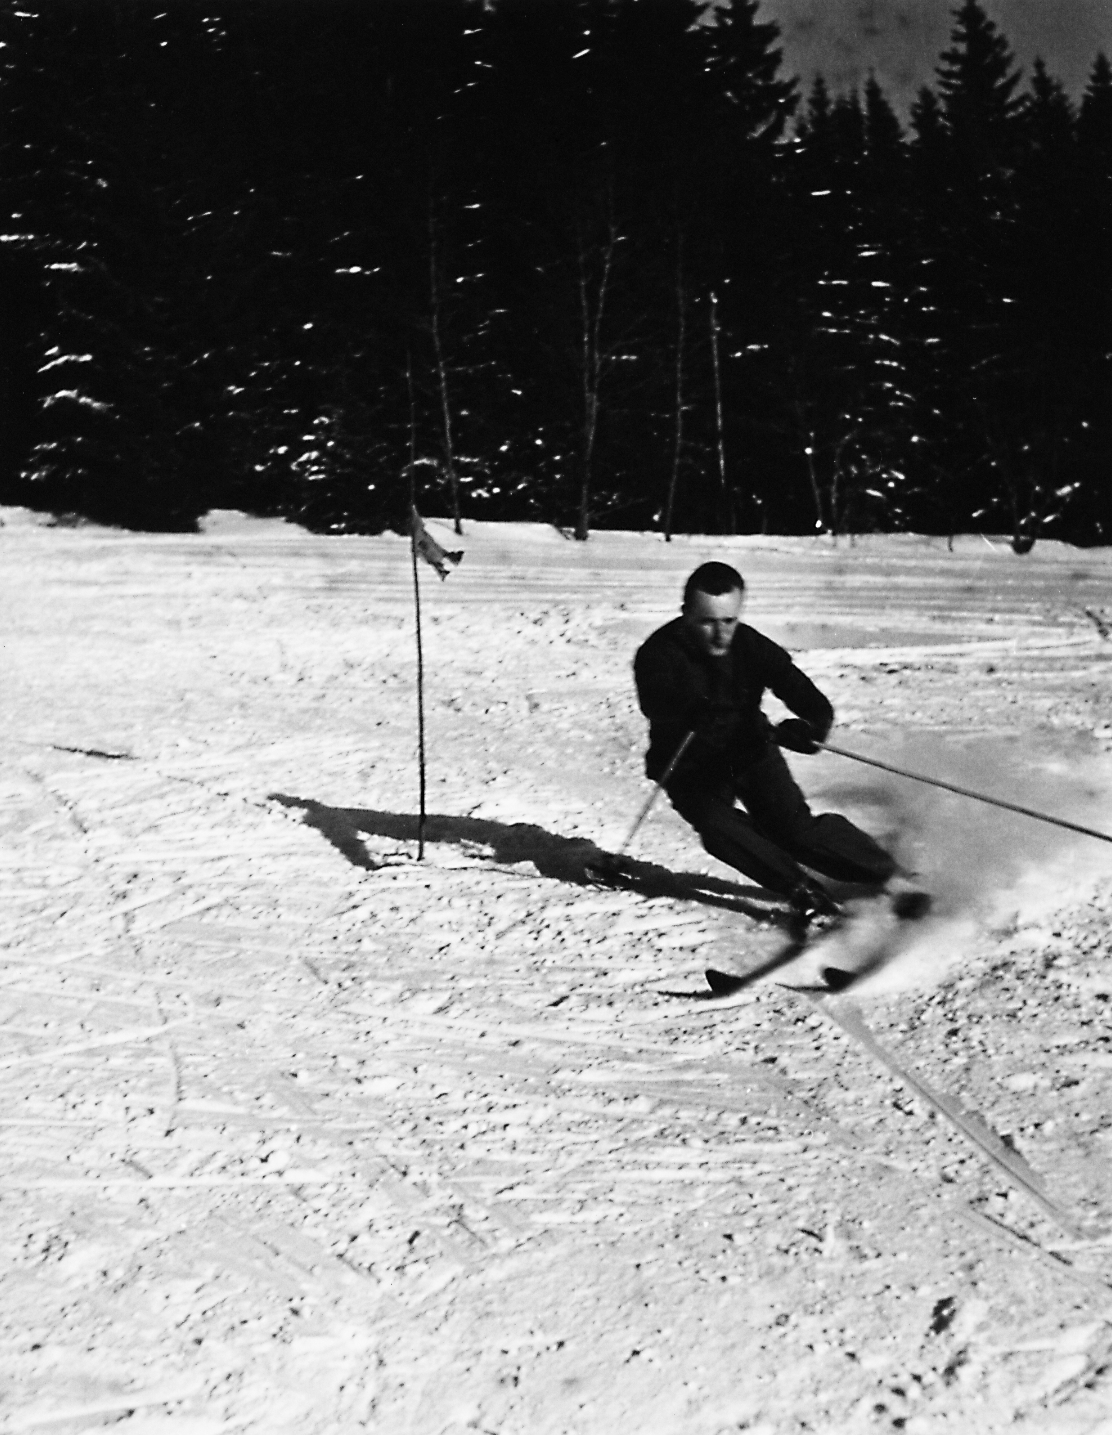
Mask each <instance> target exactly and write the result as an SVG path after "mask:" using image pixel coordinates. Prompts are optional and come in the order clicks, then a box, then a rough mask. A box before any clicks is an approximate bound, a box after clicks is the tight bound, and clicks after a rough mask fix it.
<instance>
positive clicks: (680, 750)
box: [615, 731, 695, 857]
mask: <svg viewBox="0 0 1112 1435" xmlns="http://www.w3.org/2000/svg"><path fill="white" fill-rule="evenodd" d="M694 738H695V733H694V731H691V732H689V733H688V734H687V736H686V737H685V738H684V740H683V742H681V743H680V745H679V747H677V748H676V750H675V752H674V753H673V754H672V760H671V762H669V764H668V766H667V767H666V768H665V769H664V771H663V773H661V775H660V777H659V778H658V780H657V782H656V784H655V785H654V787H653V790H652V791H651V792H650V793H649V795H648V797H646V799H645V805H644V806H643V807H642V808H641V811H640V812H639V813H638V814H637V817H636V819H635V820H634V823H633V826H632V827H631V828H630V829H629V833H628V834H627V836H626V840H625V841H624V842H623V843H622V845H621V846H620V847H619V848H618V850H617V852H616V853H615V856H617V857H623V856H624V855H625V852H626V849H627V848H628V846H629V844H630V843H631V842H632V841H633V839H634V838H635V837H636V836H637V833H638V832H639V831H640V828H641V824H642V822H644V820H645V818H646V817H648V815H649V813H650V812H651V811H652V808H653V803H654V802H655V801H656V799H657V798H658V797H659V796H660V794H661V792H662V791H663V790H664V784H665V783H666V782H667V781H668V779H669V778H670V777H671V776H672V774H673V772H675V770H676V767H677V765H678V763H679V760H680V758H681V757H682V756H683V755H684V753H685V752H686V751H687V749H688V748H689V747H690V746H691V744H692V742H693V741H694Z"/></svg>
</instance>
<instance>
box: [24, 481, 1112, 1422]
mask: <svg viewBox="0 0 1112 1435" xmlns="http://www.w3.org/2000/svg"><path fill="white" fill-rule="evenodd" d="M0 517H2V518H3V520H4V522H3V527H0V644H2V649H0V660H2V672H3V681H2V683H0V718H2V724H0V743H2V746H3V771H2V788H0V874H2V883H3V891H4V900H3V906H2V908H0V937H2V940H3V957H4V960H3V964H2V969H0V1019H2V1031H3V1036H4V1041H3V1044H2V1046H0V1071H2V1074H3V1079H4V1083H5V1099H4V1103H3V1108H2V1113H0V1130H2V1133H3V1136H4V1138H5V1139H6V1142H7V1155H6V1159H5V1162H4V1168H3V1175H2V1176H0V1186H2V1190H3V1197H4V1202H3V1210H4V1219H3V1224H2V1234H3V1240H4V1243H5V1246H6V1251H5V1257H6V1259H5V1262H4V1266H5V1269H6V1272H7V1274H6V1277H5V1280H4V1282H3V1284H2V1286H0V1317H2V1322H3V1344H4V1349H3V1352H2V1353H0V1366H2V1368H3V1369H4V1371H5V1378H4V1381H3V1388H2V1390H0V1424H2V1425H3V1428H5V1429H8V1430H12V1431H39V1430H44V1431H49V1432H53V1435H78V1432H91V1431H98V1430H101V1429H108V1428H111V1429H112V1430H119V1431H121V1432H123V1435H155V1432H158V1435H162V1432H166V1435H223V1432H241V1431H242V1432H260V1435H273V1432H280V1431H290V1432H296V1435H317V1432H319V1433H320V1435H332V1432H348V1431H358V1430H363V1429H367V1430H374V1431H381V1432H390V1435H393V1432H415V1433H416V1435H439V1432H444V1435H449V1432H451V1435H462V1432H465V1431H478V1432H497V1435H564V1432H568V1435H596V1432H597V1435H615V1433H617V1435H627V1432H628V1435H632V1433H633V1432H638V1435H641V1432H651V1435H655V1432H662V1435H671V1432H676V1435H681V1432H682V1435H721V1432H727V1431H747V1432H750V1435H756V1432H761V1435H780V1432H796V1431H800V1432H802V1431H807V1430H811V1431H820V1432H847V1435H852V1432H858V1431H861V1432H866V1431H877V1430H897V1429H899V1430H905V1431H910V1432H935V1431H956V1432H969V1431H978V1432H989V1435H991V1432H995V1431H1004V1430H1008V1431H1013V1430H1021V1431H1029V1432H1039V1435H1046V1432H1051V1435H1059V1432H1060V1435H1067V1432H1068V1435H1097V1432H1102V1435H1108V1432H1109V1431H1110V1430H1112V1244H1110V1242H1112V1234H1110V1233H1112V1186H1110V1183H1109V1179H1108V1157H1109V1147H1110V1142H1112V1113H1110V1101H1109V1096H1110V1077H1112V1025H1110V1022H1109V1013H1110V1005H1109V1003H1110V1000H1112V963H1110V961H1109V955H1110V952H1112V934H1110V932H1109V914H1110V912H1112V846H1109V844H1108V843H1105V842H1102V841H1101V840H1100V839H1099V838H1096V837H1090V836H1085V835H1082V834H1080V833H1076V832H1070V831H1066V830H1063V829H1061V828H1058V827H1052V826H1050V825H1047V824H1045V823H1040V822H1038V821H1035V820H1033V819H1031V818H1028V817H1024V816H1021V815H1019V814H1015V813H1009V812H1006V811H1002V810H999V809H996V808H993V807H989V806H986V805H983V804H980V803H977V802H975V801H972V800H970V799H968V798H964V797H960V796H957V795H955V794H952V793H946V792H942V791H939V790H937V789H934V788H930V787H926V786H923V785H921V784H916V783H914V782H911V781H908V780H906V779H903V778H899V777H895V776H892V775H889V774H885V773H882V772H879V771H877V770H876V769H872V768H869V767H867V766H864V765H861V764H858V763H855V762H853V761H851V760H850V759H848V758H845V757H841V756H834V755H832V754H828V753H824V754H821V755H819V756H817V757H813V758H796V757H794V756H793V757H792V758H791V759H790V760H791V762H792V765H793V768H794V769H795V771H796V772H797V774H798V776H799V778H800V780H801V782H802V783H803V785H804V787H805V789H806V791H807V792H808V794H809V796H810V797H811V799H812V802H813V804H814V805H815V806H816V807H818V808H820V809H821V808H827V807H829V808H836V809H837V810H841V811H844V812H847V813H848V814H849V815H850V816H852V817H853V818H854V819H855V820H857V821H858V822H860V823H862V824H863V825H864V826H866V827H867V828H869V830H870V831H872V832H874V833H875V834H877V835H878V836H879V837H881V838H882V839H883V840H886V841H888V842H890V843H891V844H892V845H893V846H894V848H895V849H896V850H897V851H898V853H899V856H900V859H901V861H902V862H903V864H904V865H905V866H906V867H908V868H909V869H912V870H914V871H916V872H917V873H918V874H919V875H920V879H921V880H922V881H923V882H924V883H925V884H926V885H927V886H929V887H930V888H931V889H932V890H933V891H934V892H935V893H936V896H937V904H936V909H935V914H934V915H933V916H932V917H931V918H930V919H929V920H928V921H926V922H925V923H921V924H917V925H916V926H915V927H914V928H906V929H901V930H895V929H894V928H893V927H892V925H891V923H888V924H885V922H884V920H883V919H882V918H881V917H880V916H879V914H878V911H877V909H875V908H872V909H869V910H867V911H866V912H865V913H864V914H863V915H862V916H861V918H860V920H859V921H857V922H856V923H854V924H851V926H850V927H849V929H848V930H847V931H846V932H845V933H843V934H842V935H841V936H838V937H835V938H833V939H831V941H832V945H831V948H830V950H831V951H832V952H834V953H835V955H837V957H838V960H839V961H842V962H844V963H846V964H847V965H853V963H854V962H858V964H860V960H861V956H862V953H863V954H864V958H865V960H866V962H871V961H875V960H877V959H878V958H883V959H884V960H883V961H882V962H881V963H880V965H879V966H878V968H877V970H875V971H874V972H873V973H872V975H870V976H868V977H866V978H864V979H863V980H862V981H861V982H860V983H859V984H857V985H856V986H854V987H853V988H852V989H851V990H850V992H848V993H847V994H845V995H843V996H839V997H832V996H829V995H826V994H824V993H823V992H822V991H821V990H820V989H819V988H818V987H817V985H816V959H815V958H814V957H813V956H812V957H811V958H810V959H808V958H806V957H804V958H801V959H799V960H798V961H795V962H792V963H789V964H787V965H784V966H782V967H779V968H776V969H775V970H772V971H770V972H769V974H768V975H767V976H766V977H765V978H763V979H761V980H758V981H755V982H753V983H752V984H751V985H749V986H747V987H745V988H743V990H742V991H741V992H739V993H738V994H736V995H734V996H732V997H729V998H724V999H710V998H709V997H708V995H707V988H706V984H705V982H704V979H703V971H704V969H705V968H706V967H710V966H713V967H719V968H725V969H727V970H730V971H734V972H737V973H740V974H744V973H746V972H752V971H754V970H756V969H758V968H760V967H761V966H762V965H766V964H768V963H769V961H770V959H772V958H774V957H775V955H776V953H777V952H778V951H779V950H780V948H781V947H782V944H783V941H784V932H783V914H782V910H781V907H780V905H779V904H778V903H777V901H776V900H775V899H774V898H773V897H772V896H771V895H770V894H768V893H763V892H761V891H759V890H756V889H754V888H753V886H752V884H751V883H748V882H747V881H746V880H745V879H743V878H740V877H739V876H738V874H736V873H734V872H732V871H731V870H730V869H728V868H726V867H723V866H721V865H719V864H718V863H717V862H715V861H714V859H712V858H710V857H708V856H707V855H706V854H705V853H704V852H702V850H701V849H700V847H699V845H698V842H697V840H696V839H695V837H694V835H693V834H692V833H690V832H689V831H688V830H687V829H686V828H685V826H684V824H683V823H682V822H681V821H680V820H679V818H678V817H677V816H676V815H675V814H674V813H673V812H671V810H670V809H669V808H668V806H667V803H666V802H661V803H659V804H658V805H657V807H656V808H655V809H654V810H653V812H652V814H651V815H650V817H649V819H648V821H647V822H646V824H645V826H644V827H643V828H642V830H641V831H640V833H639V834H638V836H637V839H636V841H635V843H634V846H633V849H632V853H631V856H632V858H633V859H634V861H635V863H636V866H637V872H638V874H639V880H640V883H641V885H640V887H639V889H638V890H635V891H607V890H600V889H598V888H595V887H592V886H590V885H589V884H588V883H587V881H586V880H585V878H584V863H585V861H587V860H589V858H590V856H591V855H592V854H593V853H596V852H597V850H599V849H605V850H610V851H613V850H616V849H617V848H618V847H619V846H620V844H621V843H622V841H623V838H624V837H625V834H626V833H627V831H628V830H629V827H630V825H631V823H632V820H633V818H634V816H635V815H636V813H637V811H638V809H639V807H640V805H641V804H642V803H643V801H644V800H645V798H646V796H647V794H648V786H647V784H646V782H645V779H644V777H643V772H642V762H641V754H642V750H643V745H644V722H643V719H642V718H641V716H640V714H639V712H638V711H637V707H636V703H635V699H634V694H633V690H632V683H631V675H630V663H631V658H632V655H633V652H634V650H635V648H636V646H637V644H638V643H639V642H641V641H642V640H643V639H644V638H645V637H646V636H647V635H648V634H649V633H650V632H651V631H652V630H653V629H654V628H655V627H657V626H658V625H659V624H661V623H663V622H665V621H667V620H668V619H669V618H670V617H672V616H673V615H674V613H675V612H676V610H677V606H678V602H679V594H680V589H681V586H682V582H683V579H684V577H685V576H686V574H687V573H688V572H689V571H690V569H691V568H692V567H693V566H695V564H696V563H698V562H701V561H703V560H704V559H706V558H711V557H714V558H724V559H726V560H727V561H729V562H732V563H734V564H736V565H737V566H738V567H740V568H741V569H742V571H743V572H744V574H745V576H746V579H747V581H748V585H749V597H748V602H747V610H746V614H745V616H746V618H747V620H748V621H749V622H751V623H753V624H754V625H755V626H757V627H759V628H761V629H762V630H763V631H765V632H766V633H768V634H769V635H770V636H771V637H773V638H775V639H777V640H778V641H780V642H781V643H783V644H785V645H786V646H787V647H789V648H790V649H791V650H792V651H793V652H794V653H795V655H796V657H797V660H798V661H799V662H800V664H801V665H802V666H803V667H804V669H805V670H806V671H807V672H809V673H810V674H811V676H812V677H813V678H814V679H815V680H816V681H817V682H818V683H819V685H820V686H821V687H822V688H823V689H824V690H825V691H826V692H827V694H828V695H829V696H830V698H831V699H832V701H833V702H834V704H835V706H836V708H837V711H838V725H837V727H836V728H835V731H834V733H833V734H832V740H833V741H835V742H837V743H838V744H839V745H842V746H845V747H846V748H848V749H850V750H853V751H857V752H860V753H862V754H864V755H868V756H872V757H874V758H878V759H881V760H883V761H885V762H889V763H893V764H895V765H897V766H901V767H906V768H909V769H911V770H913V771H915V772H919V773H923V774H925V775H928V776H935V777H938V778H941V779H943V780H944V781H948V782H951V783H956V784H958V785H961V786H966V787H971V788H974V789H976V790H978V791H982V792H987V793H989V794H992V795H995V796H997V797H1000V798H1002V799H1004V800H1006V801H1011V802H1015V803H1019V804H1021V805H1024V806H1028V807H1032V808H1036V809H1038V810H1040V811H1044V812H1048V813H1050V814H1052V815H1055V816H1058V817H1061V818H1064V819H1066V820H1068V821H1071V822H1074V823H1077V824H1080V825H1082V826H1086V827H1091V828H1094V829H1097V830H1105V831H1108V830H1112V817H1110V815H1109V803H1108V797H1109V793H1110V791H1112V727H1110V724H1109V718H1110V716H1112V710H1110V705H1109V696H1110V678H1112V640H1110V638H1109V632H1110V629H1112V554H1110V553H1109V552H1107V551H1103V550H1093V551H1086V552H1083V551H1077V550H1072V549H1068V548H1065V547H1063V546H1058V545H1055V544H1051V543H1040V544H1039V545H1038V546H1037V548H1036V549H1035V551H1034V552H1033V553H1032V554H1030V555H1028V556H1027V557H1024V558H1018V557H1016V556H1015V555H1013V554H1012V553H1011V552H1010V551H1009V550H1008V548H1007V546H1006V545H1005V544H1003V543H1002V542H1000V541H998V540H995V539H988V538H985V539H982V538H980V537H976V538H962V539H959V540H957V541H956V542H955V544H954V546H953V549H952V551H951V550H950V548H949V547H948V545H947V543H946V542H945V540H941V539H939V540H934V539H930V540H928V539H923V538H915V537H902V538H869V539H862V540H858V541H857V542H856V543H854V544H850V543H849V542H848V541H846V540H844V539H843V540H841V541H840V542H838V543H834V542H832V541H831V540H830V539H829V538H821V539H820V538H816V539H785V538H737V539H727V538H722V539H701V538H700V539H695V538H690V539H686V538H685V539H677V540H676V541H675V542H673V543H671V544H665V543H663V542H662V541H661V540H660V539H659V538H657V537H654V536H649V535H637V534H619V533H609V534H603V533H599V534H595V535H594V536H592V538H591V539H590V541H589V542H588V543H585V544H577V543H573V542H569V541H568V540H566V539H565V538H564V537H563V536H562V535H561V534H560V533H558V532H557V531H555V530H553V529H547V528H543V527H530V526H527V525H498V526H496V525H483V524H467V525H466V532H465V533H464V535H463V537H462V538H459V539H457V538H456V537H455V536H454V535H452V533H451V532H450V529H449V528H448V527H447V525H445V524H443V523H442V522H441V523H434V524H431V525H430V527H431V529H432V531H433V532H434V533H435V534H436V536H437V537H439V538H440V540H441V541H442V542H443V543H444V545H445V546H446V547H449V548H457V547H459V548H463V549H464V550H465V557H464V559H463V562H462V564H461V565H460V567H459V568H458V569H457V570H456V571H454V572H453V573H452V574H451V576H450V577H449V578H448V579H447V581H445V582H443V583H441V582H440V581H438V579H437V577H436V575H435V574H434V573H433V572H432V570H431V569H430V568H427V567H423V568H422V570H421V575H420V582H421V604H422V615H423V636H424V654H425V661H426V674H425V690H426V716H427V732H426V741H427V750H428V812H429V818H428V824H427V830H426V834H425V835H426V846H425V853H424V860H423V861H418V860H417V840H416V839H417V818H416V813H417V810H418V774H417V723H416V695H415V666H416V662H415V633H414V593H413V572H412V568H411V562H410V552H409V546H408V543H407V542H406V541H405V540H404V539H402V538H399V537H396V536H394V535H391V534H385V535H383V536H381V537H378V538H355V537H347V538H324V537H314V536H310V535H307V534H305V533H303V532H301V531H299V530H298V529H296V528H294V527H291V526H287V525H285V524H282V523H279V522H270V521H265V522H264V521H257V520H250V519H246V518H243V517H242V516H240V515H236V514H230V513H214V514H212V515H210V516H209V519H208V520H207V521H206V523H205V525H204V531H203V532H202V533H199V534H196V535H191V536H139V535H134V534H125V533H117V532H110V531H105V530H103V529H97V528H95V527H84V528H81V527H76V528H67V527H51V526H49V525H47V524H46V523H44V522H43V521H42V520H41V519H38V518H36V517H34V516H32V515H29V514H27V513H26V512H23V511H21V510H12V509H8V510H3V511H0ZM771 706H772V707H773V708H774V707H775V704H772V705H771ZM774 715H775V714H774ZM878 923H879V926H878ZM878 1044H879V1045H878ZM878 1053H879V1055H878ZM886 1061H889V1063H890V1064H887V1065H886V1064H885V1062H886ZM901 1073H903V1074H909V1079H905V1076H904V1075H903V1074H901ZM916 1083H918V1084H916ZM923 1083H925V1086H924V1085H923ZM931 1093H933V1094H934V1096H936V1097H937V1099H938V1102H939V1103H941V1106H939V1105H938V1104H932V1102H933V1101H934V1097H932V1095H931ZM947 1110H949V1111H950V1112H951V1113H953V1112H955V1111H956V1112H957V1113H958V1116H957V1117H956V1118H953V1119H951V1118H950V1117H947V1116H946V1114H945V1111H947ZM961 1113H965V1115H964V1116H962V1115H961ZM962 1122H964V1125H962ZM970 1133H972V1135H973V1136H974V1137H976V1136H977V1135H978V1133H983V1141H982V1142H981V1144H978V1143H977V1141H976V1140H974V1139H970ZM986 1152H988V1153H989V1154H986ZM992 1152H996V1157H995V1158H994V1159H990V1158H991V1154H992ZM1028 1178H1029V1179H1028Z"/></svg>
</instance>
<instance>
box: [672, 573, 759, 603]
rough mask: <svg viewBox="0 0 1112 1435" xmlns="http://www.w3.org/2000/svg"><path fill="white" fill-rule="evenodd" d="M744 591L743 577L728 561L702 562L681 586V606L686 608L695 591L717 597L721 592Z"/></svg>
mask: <svg viewBox="0 0 1112 1435" xmlns="http://www.w3.org/2000/svg"><path fill="white" fill-rule="evenodd" d="M735 589H736V590H737V591H738V592H739V593H744V592H745V579H744V578H743V577H742V576H741V574H740V573H739V572H738V571H737V569H736V568H731V567H730V565H729V564H728V563H704V564H702V565H701V566H700V567H699V568H696V569H695V572H694V573H692V575H691V577H690V578H689V579H688V580H687V582H686V583H685V584H684V586H683V606H684V607H685V608H686V607H687V605H688V603H690V601H691V598H692V595H693V594H695V593H708V594H709V595H710V596H711V597H712V598H718V597H720V596H721V595H722V594H723V593H732V592H734V590H735Z"/></svg>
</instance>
